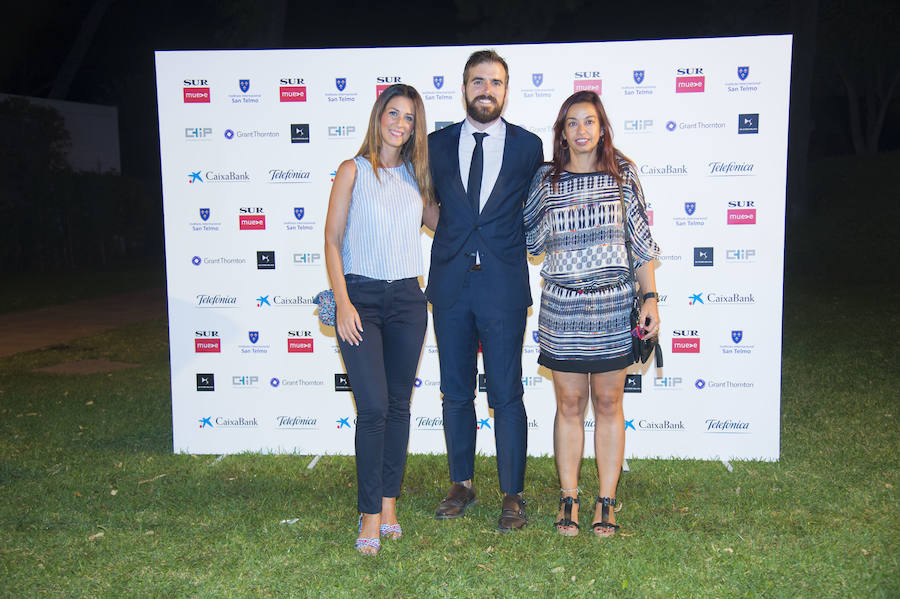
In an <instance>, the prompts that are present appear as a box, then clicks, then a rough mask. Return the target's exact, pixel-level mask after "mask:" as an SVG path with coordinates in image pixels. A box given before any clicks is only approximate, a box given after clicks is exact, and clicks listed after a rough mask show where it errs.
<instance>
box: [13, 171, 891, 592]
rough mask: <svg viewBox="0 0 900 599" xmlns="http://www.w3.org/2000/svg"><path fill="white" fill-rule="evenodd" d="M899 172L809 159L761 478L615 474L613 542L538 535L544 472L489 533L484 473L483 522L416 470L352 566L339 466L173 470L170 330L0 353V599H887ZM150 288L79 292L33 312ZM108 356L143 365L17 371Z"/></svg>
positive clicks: (546, 521) (425, 461)
mask: <svg viewBox="0 0 900 599" xmlns="http://www.w3.org/2000/svg"><path fill="white" fill-rule="evenodd" d="M898 162H900V154H897V153H895V154H893V155H883V156H881V157H879V158H878V159H877V160H869V159H866V160H858V161H855V162H854V161H849V160H845V161H842V162H840V163H833V162H827V161H825V162H823V163H822V164H820V165H818V168H819V173H820V174H822V175H823V176H822V177H818V178H817V179H816V180H817V181H818V187H815V188H814V191H815V192H816V193H817V194H822V195H823V200H822V201H821V202H820V203H819V205H818V208H817V210H818V212H817V216H815V217H810V218H809V219H807V220H805V221H803V222H802V223H799V224H798V223H795V224H794V226H793V227H792V232H791V234H789V236H788V240H787V242H788V243H787V257H786V262H787V267H788V272H787V274H786V282H787V285H788V286H787V293H786V298H785V316H784V354H783V369H782V421H781V430H782V447H781V460H780V461H778V462H775V463H767V462H732V465H733V467H734V471H733V472H728V471H727V470H726V469H725V468H724V467H723V466H722V464H720V463H718V462H703V461H686V460H680V461H674V460H672V461H670V460H631V461H630V465H631V472H630V473H628V474H626V475H624V476H623V478H622V480H621V483H620V485H619V490H618V498H619V499H620V500H621V501H622V502H623V503H624V509H623V510H622V511H621V512H620V513H619V514H618V522H619V523H620V524H621V525H622V528H621V529H620V532H619V534H617V535H616V537H615V538H613V539H606V540H598V539H595V538H593V537H592V535H591V534H590V533H589V524H590V522H589V514H590V512H591V510H590V509H589V508H588V509H583V510H582V518H581V524H582V528H583V529H585V530H583V532H582V534H581V535H579V536H578V537H575V538H563V537H560V536H558V535H557V534H555V532H554V531H553V529H552V522H553V520H554V519H555V517H556V508H557V497H558V487H559V484H558V481H557V478H556V473H555V469H554V466H553V462H552V460H551V459H549V458H542V459H530V460H529V462H528V472H527V478H526V489H525V493H526V497H527V499H528V501H529V505H528V510H529V518H530V524H529V525H528V527H527V528H526V529H525V530H524V531H521V532H519V533H513V534H508V535H501V534H500V533H498V532H496V530H495V525H496V518H497V515H498V511H499V501H500V495H499V491H498V489H497V485H496V473H495V467H494V462H493V459H490V458H480V459H478V460H477V462H476V468H477V473H476V484H477V485H478V490H479V495H480V503H479V505H477V506H475V507H474V508H472V509H471V510H470V511H469V512H467V515H466V517H465V518H462V519H460V520H456V521H436V520H434V519H433V517H432V515H433V512H434V508H435V507H436V505H437V503H438V501H439V500H440V499H441V498H442V496H443V492H444V491H445V487H446V458H445V457H444V456H412V457H411V458H410V460H409V466H408V468H407V472H406V478H405V480H404V489H403V495H402V497H401V500H400V508H399V509H400V520H401V523H402V524H403V528H404V533H405V534H404V536H403V538H402V539H401V540H399V541H387V542H385V544H384V545H383V547H382V550H381V553H380V555H379V556H378V557H376V558H364V557H362V556H359V555H357V554H356V552H355V551H354V550H353V541H354V539H355V538H356V509H355V505H356V490H355V472H354V464H353V459H352V458H351V457H324V458H322V459H321V461H319V462H318V465H317V466H316V467H315V468H314V469H312V470H308V469H307V468H306V466H307V464H308V463H309V462H310V460H311V456H263V455H237V456H227V457H225V458H223V459H221V460H219V459H217V458H216V457H215V456H189V455H173V454H172V453H171V451H172V438H171V405H170V396H169V393H170V389H169V369H168V347H167V334H166V325H165V322H163V321H155V322H147V323H143V324H139V325H135V326H130V327H127V328H123V329H118V330H115V331H110V332H108V333H105V334H103V335H99V336H96V337H91V338H85V339H80V340H77V341H75V342H72V343H69V344H67V345H65V346H58V347H57V348H51V349H48V350H44V351H34V352H28V353H23V354H18V355H15V356H11V357H9V358H4V359H0V423H2V424H0V581H2V584H0V596H5V597H15V598H19V597H78V596H86V597H117V598H118V597H216V598H218V597H371V598H372V599H378V598H381V597H566V598H568V597H605V596H621V597H666V598H668V597H678V598H681V597H704V598H705V597H812V598H819V597H865V598H869V597H885V598H889V597H898V596H900V582H898V581H900V567H898V566H900V541H898V533H900V509H898V508H900V504H898V489H900V463H898V462H900V460H898V448H900V426H898V417H900V413H898V412H900V410H898V393H897V387H898V384H900V380H898V376H897V372H898V368H897V365H896V356H897V354H898V351H897V350H898V344H897V341H896V332H897V330H898V329H900V327H898V324H900V323H898V313H897V310H896V309H894V307H893V306H895V305H896V304H897V302H898V300H900V293H898V285H897V264H898V260H897V249H896V242H895V237H896V234H895V233H894V234H889V232H886V230H885V229H886V224H887V225H888V226H894V227H895V223H896V222H897V220H898V206H900V201H898V200H900V198H898V194H897V192H896V190H895V186H894V184H893V182H892V181H891V182H889V177H888V175H886V173H891V172H894V171H895V170H896V165H897V164H898ZM854 173H855V174H854ZM826 175H828V176H826ZM858 181H866V182H867V187H866V189H867V190H868V191H867V192H866V193H865V194H863V195H859V196H858V197H857V196H856V195H854V194H857V193H859V192H858V191H857V184H856V182H858ZM854 198H855V199H858V200H859V201H858V202H857V201H854V202H852V205H850V206H845V204H844V203H842V201H843V200H844V199H854ZM862 206H865V208H866V209H865V210H863V209H861V207H862ZM848 231H849V233H848ZM148 273H149V274H148ZM158 278H159V275H158V273H157V274H153V273H152V272H150V271H147V272H144V273H143V274H142V273H135V274H134V275H131V276H130V279H128V278H124V279H123V278H121V277H111V276H108V275H106V274H103V273H99V274H97V275H95V278H94V279H89V278H81V279H80V282H79V280H78V279H79V277H77V276H73V277H70V279H69V280H70V286H69V287H66V288H65V289H63V290H61V291H60V290H57V291H54V289H55V288H56V285H55V283H54V284H53V285H52V286H51V287H52V289H50V295H51V296H52V297H51V298H50V300H51V301H45V302H44V303H53V301H65V300H66V299H68V298H69V297H70V296H72V297H77V296H84V294H86V293H95V294H97V295H100V294H102V293H101V292H102V291H104V290H107V292H110V291H113V290H118V289H120V284H122V281H125V283H124V284H128V280H131V281H132V282H133V287H134V288H139V287H140V286H141V285H144V286H149V285H150V284H157V283H158ZM117 280H118V282H117ZM91 281H93V282H91ZM31 284H33V285H34V286H35V287H34V289H35V290H36V291H40V290H41V289H46V288H47V287H48V282H47V281H35V282H33V283H30V282H29V281H26V280H25V279H23V280H22V281H20V284H19V287H18V289H14V288H13V287H10V286H7V287H6V288H5V289H6V290H7V291H4V292H3V294H5V295H3V294H0V306H3V308H0V311H7V310H10V309H22V308H23V307H26V306H18V307H16V306H12V307H11V306H10V302H12V301H15V297H14V296H16V295H22V293H21V291H22V289H25V290H26V291H27V290H28V289H30V288H29V287H27V285H31ZM42 285H43V287H41V286H42ZM73 286H74V287H73ZM54 293H55V294H56V295H53V294H54ZM73 294H74V295H73ZM53 298H55V299H53ZM29 307H32V306H29ZM135 340H140V341H139V342H138V343H136V342H135ZM103 357H105V358H109V359H112V360H119V361H124V362H132V363H137V364H141V366H140V367H139V368H135V369H131V370H126V371H118V372H114V373H111V374H97V375H87V376H74V375H49V374H42V373H36V372H33V370H34V369H35V368H39V367H41V366H46V365H51V364H56V363H58V362H61V361H64V360H70V359H75V358H103ZM595 477H596V475H595V474H594V472H593V467H592V465H591V464H590V463H589V462H585V464H584V467H583V480H582V487H583V488H585V489H591V488H595V487H596V480H595ZM589 502H590V499H589V495H588V496H587V497H585V503H586V506H588V505H590V503H589ZM292 518H298V519H299V520H298V521H297V522H296V523H295V524H290V525H282V524H279V522H280V521H282V520H285V519H292Z"/></svg>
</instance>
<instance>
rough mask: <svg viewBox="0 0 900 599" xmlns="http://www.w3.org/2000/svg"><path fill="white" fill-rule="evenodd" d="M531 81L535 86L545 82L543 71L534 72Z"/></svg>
mask: <svg viewBox="0 0 900 599" xmlns="http://www.w3.org/2000/svg"><path fill="white" fill-rule="evenodd" d="M531 82H532V83H534V86H535V87H540V86H541V83H543V82H544V74H543V73H532V74H531Z"/></svg>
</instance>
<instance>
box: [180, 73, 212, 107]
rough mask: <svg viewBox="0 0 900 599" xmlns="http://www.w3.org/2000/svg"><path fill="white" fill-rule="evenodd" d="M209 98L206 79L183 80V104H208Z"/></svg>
mask: <svg viewBox="0 0 900 599" xmlns="http://www.w3.org/2000/svg"><path fill="white" fill-rule="evenodd" d="M210 100H211V95H210V92H209V81H208V80H207V79H202V78H198V79H185V80H184V103H185V104H209V103H210Z"/></svg>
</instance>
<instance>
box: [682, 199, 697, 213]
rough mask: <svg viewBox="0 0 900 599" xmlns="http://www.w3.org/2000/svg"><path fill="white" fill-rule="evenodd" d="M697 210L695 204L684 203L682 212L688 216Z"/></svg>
mask: <svg viewBox="0 0 900 599" xmlns="http://www.w3.org/2000/svg"><path fill="white" fill-rule="evenodd" d="M696 209H697V202H685V203H684V211H685V212H686V213H687V215H688V216H691V215H692V214H694V210H696Z"/></svg>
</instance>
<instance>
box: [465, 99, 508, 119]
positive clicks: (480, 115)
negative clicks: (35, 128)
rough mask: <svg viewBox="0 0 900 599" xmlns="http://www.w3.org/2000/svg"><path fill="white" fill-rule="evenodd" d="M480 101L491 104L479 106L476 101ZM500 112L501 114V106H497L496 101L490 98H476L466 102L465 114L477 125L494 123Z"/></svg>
mask: <svg viewBox="0 0 900 599" xmlns="http://www.w3.org/2000/svg"><path fill="white" fill-rule="evenodd" d="M481 99H487V100H490V102H491V104H490V105H489V106H481V105H479V104H478V101H479V100H481ZM501 112H503V105H502V104H498V103H497V100H495V99H494V98H492V97H491V96H477V97H475V98H472V100H471V101H469V100H468V99H467V100H466V113H467V114H468V115H469V116H470V117H472V118H473V119H475V120H476V121H478V122H479V123H490V122H491V121H495V120H497V118H498V117H499V116H500V113H501Z"/></svg>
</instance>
